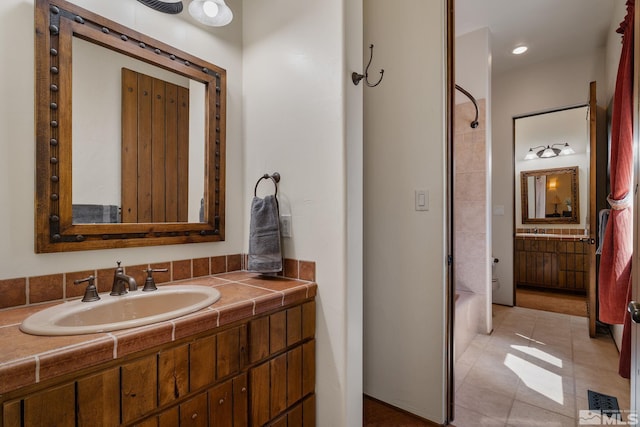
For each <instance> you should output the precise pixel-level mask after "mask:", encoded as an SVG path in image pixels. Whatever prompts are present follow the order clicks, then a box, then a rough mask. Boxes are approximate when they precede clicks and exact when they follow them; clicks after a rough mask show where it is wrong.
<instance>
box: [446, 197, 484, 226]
mask: <svg viewBox="0 0 640 427" xmlns="http://www.w3.org/2000/svg"><path fill="white" fill-rule="evenodd" d="M453 212H454V222H455V224H456V231H457V232H458V231H460V232H471V231H475V232H478V231H480V230H484V228H485V226H486V224H487V203H486V202H485V201H484V200H482V201H464V200H462V201H458V200H456V206H455V209H454V211H453Z"/></svg>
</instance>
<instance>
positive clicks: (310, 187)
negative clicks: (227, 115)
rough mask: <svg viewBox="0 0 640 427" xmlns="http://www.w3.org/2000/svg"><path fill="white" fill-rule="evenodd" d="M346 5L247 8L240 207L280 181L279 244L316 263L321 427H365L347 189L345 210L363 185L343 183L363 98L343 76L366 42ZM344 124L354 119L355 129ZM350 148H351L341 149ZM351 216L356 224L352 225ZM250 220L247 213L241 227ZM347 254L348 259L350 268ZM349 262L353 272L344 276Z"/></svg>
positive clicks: (293, 2)
mask: <svg viewBox="0 0 640 427" xmlns="http://www.w3.org/2000/svg"><path fill="white" fill-rule="evenodd" d="M346 3H347V2H344V1H343V0H329V1H325V2H312V1H309V0H307V1H300V0H281V1H279V2H277V3H274V2H261V1H246V2H245V3H244V32H243V39H244V44H243V52H244V70H245V74H244V89H245V90H244V93H245V96H244V108H243V120H244V123H245V126H244V131H245V135H244V138H245V141H246V151H245V156H244V163H245V178H244V180H245V183H246V185H245V189H244V195H245V199H244V204H245V205H246V206H247V208H248V206H249V204H250V200H251V197H252V194H251V193H252V191H253V185H254V183H255V181H256V180H257V179H258V178H259V177H260V176H261V175H262V174H264V173H272V172H274V171H277V172H279V173H280V174H281V176H282V179H281V181H280V192H279V195H280V201H281V203H280V206H281V209H282V213H290V214H291V216H292V230H293V239H285V242H284V253H285V256H287V257H291V258H297V259H312V260H315V261H316V278H317V282H318V286H319V292H318V297H317V299H316V301H317V310H318V312H317V335H316V337H317V347H316V352H317V353H316V355H317V370H316V373H317V375H316V380H317V385H316V389H317V391H318V398H317V411H316V412H317V417H318V425H319V426H355V425H358V424H360V423H361V422H362V404H361V402H362V380H361V374H360V373H359V372H358V371H360V372H361V360H362V358H361V354H362V344H361V334H362V332H361V328H362V320H361V314H360V313H361V310H362V309H361V307H362V301H361V297H359V294H360V293H361V289H362V284H361V279H359V277H358V271H357V269H358V266H357V258H358V247H357V246H358V245H357V239H358V237H357V228H358V226H359V227H360V228H361V219H359V218H358V215H357V211H358V209H360V211H361V208H358V198H360V199H361V197H362V196H361V190H358V189H357V188H356V189H355V190H353V189H350V191H349V194H350V195H353V196H354V197H353V199H351V198H350V199H349V202H348V201H347V185H348V184H351V179H352V178H356V179H360V181H361V178H358V176H357V175H356V176H355V177H354V175H353V174H348V172H347V162H348V161H350V164H353V165H354V166H356V168H357V167H358V165H357V163H358V161H359V162H361V157H360V156H359V155H358V153H357V150H358V148H357V147H358V146H361V144H362V136H361V131H358V123H361V122H357V120H358V119H359V117H361V111H362V105H361V101H360V102H358V99H361V96H362V93H361V91H360V90H355V89H354V88H351V87H349V88H348V91H347V85H350V84H351V83H350V77H349V73H348V72H347V66H346V64H347V63H348V64H350V65H351V66H353V67H356V65H354V64H359V63H361V61H362V59H361V58H362V52H361V50H360V48H359V47H358V48H357V49H355V48H354V43H357V44H360V42H361V37H362V35H361V31H359V29H361V28H362V23H361V17H360V13H361V12H360V11H361V8H362V3H361V2H360V1H354V2H349V3H353V4H350V5H349V8H348V13H347V12H345V4H346ZM347 28H350V31H352V33H347V32H346V31H347V30H346V29H347ZM345 46H350V47H351V48H350V49H349V50H347V49H346V47H345ZM357 67H359V65H357ZM346 115H349V117H351V116H352V115H353V117H354V121H355V123H354V127H353V128H351V127H348V126H347V120H346ZM360 120H361V119H360ZM347 141H348V142H349V143H350V144H351V143H353V144H354V146H349V148H347ZM349 150H356V152H355V153H353V152H351V151H349ZM349 154H351V155H352V157H349V158H348V155H349ZM356 170H357V169H356ZM354 204H355V205H354ZM347 209H354V210H355V211H356V214H355V215H353V214H352V215H351V216H349V217H348V216H347ZM247 214H248V209H246V210H245V219H244V222H245V223H246V224H248V222H249V218H248V217H247ZM360 218H361V217H360ZM348 221H353V222H349V231H350V232H351V229H352V228H353V232H354V233H356V236H354V238H355V240H356V241H353V240H348V239H347V225H348ZM358 223H360V224H358ZM347 245H349V248H350V250H354V252H352V253H350V254H349V258H347ZM360 251H361V249H360ZM352 257H353V258H352ZM348 262H349V263H352V264H351V265H352V266H354V267H355V270H352V269H348ZM347 279H348V280H349V282H347ZM359 280H360V282H359ZM359 316H360V318H359Z"/></svg>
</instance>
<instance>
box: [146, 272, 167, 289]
mask: <svg viewBox="0 0 640 427" xmlns="http://www.w3.org/2000/svg"><path fill="white" fill-rule="evenodd" d="M143 271H144V272H145V273H147V278H146V279H145V281H144V287H143V288H142V291H143V292H149V291H155V290H157V289H158V288H157V287H156V281H155V280H154V279H153V273H166V272H167V271H169V269H167V268H156V269H153V268H148V269H146V270H143Z"/></svg>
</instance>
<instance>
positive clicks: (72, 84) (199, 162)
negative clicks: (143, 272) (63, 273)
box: [35, 0, 226, 253]
mask: <svg viewBox="0 0 640 427" xmlns="http://www.w3.org/2000/svg"><path fill="white" fill-rule="evenodd" d="M35 30H36V39H35V63H36V86H35V94H36V212H35V213H36V224H35V248H36V252H37V253H42V252H62V251H76V250H89V249H107V248H118V247H133V246H150V245H165V244H178V243H197V242H208V241H220V240H224V230H225V139H226V126H225V123H226V71H225V70H224V69H222V68H220V67H218V66H216V65H214V64H211V63H209V62H206V61H204V60H202V59H200V58H197V57H194V56H192V55H190V54H188V53H186V52H183V51H180V50H178V49H175V48H173V47H171V46H169V45H167V44H165V43H163V42H161V41H158V40H155V39H153V38H150V37H147V36H145V35H143V34H140V33H138V32H136V31H134V30H132V29H130V28H127V27H125V26H122V25H120V24H118V23H116V22H113V21H111V20H109V19H107V18H104V17H102V16H99V15H97V14H94V13H92V12H90V11H88V10H85V9H83V8H80V7H78V6H76V5H73V4H71V3H67V2H65V1H62V0H36V14H35ZM87 47H88V48H90V49H99V50H100V52H98V53H94V55H96V56H95V57H99V58H101V60H100V61H91V60H90V59H89V60H87V59H85V60H84V61H83V60H82V59H81V58H82V52H83V51H84V50H85V48H87ZM116 56H119V57H122V58H125V59H124V61H125V62H124V63H123V65H120V63H119V62H116V65H113V64H112V63H113V62H114V61H115V60H113V61H112V60H111V58H112V57H116ZM90 62H97V63H98V67H97V68H94V69H93V70H90V71H86V70H85V71H82V69H81V65H80V64H83V63H85V64H86V63H90ZM110 67H111V68H112V69H113V70H111V71H109V73H110V74H109V76H108V77H104V76H103V75H97V74H99V73H107V71H106V70H108V69H109V68H110ZM125 68H126V69H129V68H134V69H135V71H137V72H138V74H137V75H138V77H136V78H134V80H133V81H132V80H131V78H130V74H127V73H125V72H124V71H121V70H124V69H125ZM111 74H115V75H113V76H111ZM147 74H151V76H147ZM105 75H106V74H105ZM87 76H94V77H95V79H93V80H90V79H88V78H87ZM140 76H142V77H140ZM146 77H150V78H151V79H152V80H146ZM107 80H108V81H109V82H115V83H113V84H117V85H118V86H117V87H118V89H116V90H115V92H116V93H115V94H114V93H113V92H114V90H109V89H106V90H105V87H108V84H110V83H109V82H107ZM145 82H146V83H145ZM149 82H151V83H149ZM145 85H148V86H145ZM134 87H135V90H136V92H135V93H133V92H132V91H133V88H134ZM158 88H160V89H158ZM100 89H102V93H103V95H101V94H100V93H101V92H100ZM128 92H132V93H133V94H132V95H131V97H132V98H139V99H142V98H145V97H146V98H148V99H147V100H146V101H143V102H136V99H133V101H131V100H127V96H128V95H127V93H128ZM80 93H83V94H85V95H86V94H89V97H88V99H86V98H87V97H86V96H85V99H84V100H83V99H82V98H79V97H78V96H77V95H78V94H80ZM185 93H186V95H185ZM109 96H112V97H113V99H112V100H109V99H108V97H109ZM120 98H122V99H120ZM76 103H77V104H78V105H77V106H76ZM111 104H113V105H117V109H116V111H115V112H113V111H112V112H110V113H104V110H100V108H103V107H104V105H111ZM158 104H159V105H161V107H158V106H157V105H158ZM170 104H177V105H180V106H182V107H184V106H185V105H187V107H188V108H187V109H186V111H189V112H188V113H184V111H185V109H184V108H182V109H181V108H177V109H173V110H171V111H170V108H169V105H170ZM94 106H95V107H96V109H98V110H99V111H98V112H97V113H95V115H93V116H91V115H88V113H87V110H93V107H94ZM121 107H122V109H121ZM74 108H77V109H76V110H75V111H74ZM145 108H146V109H148V110H149V111H154V113H153V114H146V115H145V112H144V109H145ZM172 108H173V106H172ZM127 110H128V111H127ZM156 111H160V112H161V114H160V115H157V114H156V113H155V112H156ZM185 114H188V117H187V118H185V117H184V115H185ZM110 115H111V116H113V117H114V118H113V122H112V123H111V124H107V125H104V123H110V122H109V116H110ZM132 123H133V124H132ZM100 126H104V128H105V129H107V130H106V131H103V130H101V128H100ZM86 130H92V131H93V134H92V133H91V132H87V133H85V131H86ZM109 132H110V133H111V134H110V136H109V137H105V136H104V135H105V134H108V133H109ZM96 135H99V136H96ZM96 138H104V140H102V141H97V143H96V141H95V139H96ZM92 140H93V142H94V144H93V145H91V144H90V143H91V141H92ZM185 144H186V145H185ZM101 150H105V151H104V152H103V151H101ZM132 151H135V154H133V155H132V154H131V152H132ZM107 152H108V153H110V154H105V153H107ZM114 153H115V154H114ZM103 166H105V167H104V168H103ZM83 169H84V172H81V171H82V170H83ZM102 169H105V172H100V171H101V170H102ZM140 177H142V179H141V178H140ZM109 181H114V182H115V184H113V183H109ZM134 186H135V190H134V191H131V188H132V187H134ZM105 188H107V189H106V190H105ZM123 189H124V191H123ZM187 192H188V193H189V194H188V195H186V194H185V193H187ZM110 193H115V194H116V196H113V197H110V198H109V197H107V196H106V195H107V194H110ZM178 193H181V194H182V195H181V196H178ZM94 196H98V197H95V198H92V197H94ZM87 200H88V202H87ZM178 210H182V212H181V213H180V214H178V213H177V212H178ZM185 210H186V211H188V212H189V213H185ZM96 211H97V213H96ZM132 211H137V213H135V215H133V214H131V212H132Z"/></svg>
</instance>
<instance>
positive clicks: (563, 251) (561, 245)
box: [514, 237, 589, 294]
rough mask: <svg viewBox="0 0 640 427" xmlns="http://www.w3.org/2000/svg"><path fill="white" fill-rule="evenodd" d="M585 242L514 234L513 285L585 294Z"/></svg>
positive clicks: (586, 273) (587, 269)
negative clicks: (515, 235)
mask: <svg viewBox="0 0 640 427" xmlns="http://www.w3.org/2000/svg"><path fill="white" fill-rule="evenodd" d="M588 245H589V244H588V243H587V242H581V241H579V240H568V239H553V238H546V239H545V238H539V239H536V238H529V237H516V239H515V257H514V274H515V281H516V286H521V287H530V288H540V289H552V290H557V291H564V292H571V293H577V294H585V293H586V290H587V285H588V283H589V253H588V250H589V247H588Z"/></svg>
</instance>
